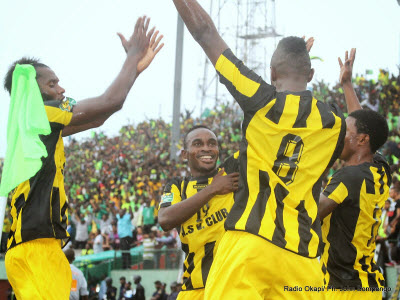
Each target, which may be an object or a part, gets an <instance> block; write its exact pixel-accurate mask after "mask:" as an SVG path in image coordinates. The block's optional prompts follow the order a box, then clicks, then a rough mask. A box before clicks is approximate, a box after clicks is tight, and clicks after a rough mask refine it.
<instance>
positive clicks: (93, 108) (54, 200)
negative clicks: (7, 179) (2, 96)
mask: <svg viewBox="0 0 400 300" xmlns="http://www.w3.org/2000/svg"><path fill="white" fill-rule="evenodd" d="M148 26H149V19H148V18H146V17H143V18H139V19H138V20H137V22H136V26H135V29H134V32H133V34H132V36H131V37H130V39H129V40H126V39H125V38H124V37H123V36H122V35H120V38H121V42H122V45H123V47H124V49H125V51H126V52H127V56H126V59H125V62H124V64H123V66H122V69H121V71H120V72H119V74H118V76H117V77H116V79H115V80H114V82H113V83H112V84H111V85H110V86H109V87H108V88H107V90H106V91H105V92H104V93H103V94H102V95H100V96H98V97H94V98H90V99H86V100H83V101H79V102H77V103H76V102H75V101H74V100H72V99H70V98H66V99H65V97H64V92H65V90H64V89H63V88H62V87H61V86H60V85H59V84H58V82H59V79H58V77H57V76H56V74H55V73H54V71H53V70H52V69H50V68H49V67H48V66H46V65H44V64H42V63H40V62H39V61H38V60H35V59H21V60H19V61H17V62H16V63H14V64H13V65H12V66H11V67H10V69H9V71H8V73H7V75H6V78H5V81H4V86H5V88H6V90H7V91H8V92H10V94H11V91H12V89H13V86H12V85H13V84H14V82H13V81H12V78H13V72H14V69H15V68H16V67H19V66H18V65H17V64H25V65H31V66H33V67H34V69H35V73H34V74H36V82H37V84H36V83H35V88H36V89H37V86H38V87H39V89H40V93H41V95H42V98H43V101H44V108H45V111H46V113H47V118H48V121H49V122H50V127H51V133H50V134H49V135H41V136H40V139H41V142H42V143H43V144H44V146H45V147H46V150H47V154H48V156H47V157H46V158H42V167H41V169H40V170H39V171H38V172H37V173H36V175H34V176H33V177H32V178H30V179H29V180H27V181H25V182H23V183H21V184H20V185H19V186H18V187H17V188H16V189H15V191H14V194H13V197H12V203H11V215H12V218H13V222H12V227H11V232H10V235H9V240H8V245H7V248H8V251H7V254H6V258H5V263H6V270H7V277H8V280H9V281H10V283H11V285H12V287H13V289H14V291H15V294H16V296H17V298H18V299H46V300H48V299H57V300H58V299H68V297H69V292H70V289H71V280H72V279H71V269H70V267H69V264H68V261H67V259H66V257H65V256H64V254H63V252H62V250H61V247H63V246H64V245H65V244H66V242H67V241H68V239H69V234H68V232H67V231H66V227H67V207H68V203H67V200H66V195H65V190H64V178H63V168H64V163H65V155H64V147H63V141H62V137H64V136H68V135H71V134H74V133H77V132H81V131H84V130H87V129H90V128H94V127H98V126H100V125H102V124H103V123H104V121H105V120H107V119H108V118H109V117H110V116H111V115H112V114H113V113H115V112H116V111H118V110H119V109H121V108H122V105H123V104H124V101H125V99H126V97H127V95H128V92H129V90H130V89H131V87H132V85H133V83H134V82H135V80H136V78H137V77H138V75H139V74H140V73H141V72H142V71H144V70H145V69H146V68H147V67H148V66H149V65H150V63H151V62H152V60H153V58H154V57H155V55H156V54H157V52H158V51H159V50H160V49H161V47H162V45H161V46H159V47H158V42H159V41H160V38H162V37H159V38H158V39H157V40H156V36H157V33H155V34H153V33H154V28H153V29H151V30H150V31H149V32H147V30H148ZM29 68H31V67H30V66H29ZM33 76H35V75H33ZM33 79H35V78H33ZM34 81H35V80H34ZM25 92H27V93H29V91H25ZM21 118H22V119H23V120H24V121H25V116H22V117H21ZM26 122H28V121H26ZM29 150H30V149H28V151H29ZM19 171H20V170H15V172H19Z"/></svg>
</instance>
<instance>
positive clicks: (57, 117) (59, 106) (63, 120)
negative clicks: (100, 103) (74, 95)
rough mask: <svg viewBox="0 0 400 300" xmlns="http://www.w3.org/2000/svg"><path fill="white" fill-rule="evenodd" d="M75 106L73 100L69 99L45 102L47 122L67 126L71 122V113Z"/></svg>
mask: <svg viewBox="0 0 400 300" xmlns="http://www.w3.org/2000/svg"><path fill="white" fill-rule="evenodd" d="M75 104H76V102H75V100H73V99H71V98H66V100H64V101H57V100H52V101H45V102H44V107H45V109H46V113H47V118H48V119H49V122H50V123H57V124H60V125H62V126H63V127H64V126H67V125H68V124H69V123H70V122H71V119H72V115H73V113H72V111H73V107H74V105H75Z"/></svg>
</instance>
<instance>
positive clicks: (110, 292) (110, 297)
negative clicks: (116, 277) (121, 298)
mask: <svg viewBox="0 0 400 300" xmlns="http://www.w3.org/2000/svg"><path fill="white" fill-rule="evenodd" d="M106 285H107V290H106V299H107V300H116V296H117V288H116V287H115V286H113V285H112V279H111V278H110V277H108V278H107V279H106Z"/></svg>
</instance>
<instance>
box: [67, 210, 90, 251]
mask: <svg viewBox="0 0 400 300" xmlns="http://www.w3.org/2000/svg"><path fill="white" fill-rule="evenodd" d="M71 222H72V223H73V224H74V225H75V227H76V235H75V248H76V249H84V248H85V246H86V243H87V241H88V239H89V230H88V226H89V224H90V222H91V216H90V215H87V216H86V217H82V215H81V214H79V213H78V214H75V215H72V218H71Z"/></svg>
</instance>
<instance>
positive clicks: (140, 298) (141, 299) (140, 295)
mask: <svg viewBox="0 0 400 300" xmlns="http://www.w3.org/2000/svg"><path fill="white" fill-rule="evenodd" d="M141 280H142V277H140V276H139V275H136V276H134V277H133V282H134V283H135V284H136V289H135V297H134V299H135V300H145V296H144V287H143V286H142V285H141V284H140V281H141Z"/></svg>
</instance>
